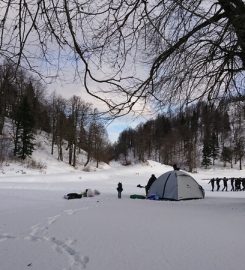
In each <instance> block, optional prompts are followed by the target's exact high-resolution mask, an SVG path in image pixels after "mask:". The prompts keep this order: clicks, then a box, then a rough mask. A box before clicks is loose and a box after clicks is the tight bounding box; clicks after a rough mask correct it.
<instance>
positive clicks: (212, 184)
mask: <svg viewBox="0 0 245 270" xmlns="http://www.w3.org/2000/svg"><path fill="white" fill-rule="evenodd" d="M214 181H215V180H214V178H212V179H211V180H210V181H209V182H208V184H211V187H212V191H214Z"/></svg>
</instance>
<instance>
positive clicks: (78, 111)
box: [0, 62, 111, 167]
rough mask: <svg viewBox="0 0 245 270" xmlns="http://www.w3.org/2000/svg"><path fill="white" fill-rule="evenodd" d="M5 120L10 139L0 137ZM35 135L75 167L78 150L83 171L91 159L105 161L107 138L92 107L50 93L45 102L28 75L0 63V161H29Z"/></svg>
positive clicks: (108, 148)
mask: <svg viewBox="0 0 245 270" xmlns="http://www.w3.org/2000/svg"><path fill="white" fill-rule="evenodd" d="M6 119H9V120H10V121H11V125H10V126H11V129H12V130H11V132H10V134H11V138H10V137H9V135H7V136H6V134H5V135H4V134H3V128H4V125H5V124H6ZM38 131H45V132H47V133H48V134H49V136H50V138H51V149H50V152H51V154H52V155H55V154H56V155H57V158H58V159H59V160H61V161H63V159H64V151H67V152H68V162H69V164H70V165H72V166H74V167H75V166H76V164H77V157H78V154H79V153H81V152H82V151H85V152H84V153H86V160H84V161H83V163H84V166H86V165H87V164H88V163H89V162H90V161H91V160H94V161H96V163H97V166H98V164H99V162H100V161H105V162H108V161H109V159H110V155H111V152H110V151H111V146H110V143H109V140H108V135H107V132H106V128H105V125H104V123H103V120H102V119H101V117H100V115H99V113H98V110H97V109H96V108H93V107H92V105H91V104H89V103H86V102H84V101H83V100H82V99H81V98H80V97H77V96H73V97H72V98H70V99H69V100H66V99H64V98H62V97H60V96H57V95H56V94H55V93H53V94H52V95H50V96H48V97H47V96H46V94H45V88H44V86H43V85H42V84H41V83H40V82H38V81H37V80H36V79H35V78H34V77H32V76H31V75H30V74H29V73H28V72H26V71H24V70H23V69H18V70H17V69H16V66H15V65H14V64H11V63H9V62H5V63H3V64H1V65H0V149H1V151H0V159H1V160H4V159H6V158H7V156H8V157H16V158H20V159H23V160H24V159H26V158H27V157H28V156H31V155H32V152H33V150H34V149H35V145H36V143H37V142H35V134H36V133H37V132H38ZM55 149H56V150H57V151H55Z"/></svg>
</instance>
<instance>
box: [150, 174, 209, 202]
mask: <svg viewBox="0 0 245 270" xmlns="http://www.w3.org/2000/svg"><path fill="white" fill-rule="evenodd" d="M154 196H155V197H156V198H158V199H160V200H176V201H179V200H190V199H203V198H204V196H205V194H204V190H203V188H202V187H201V186H200V185H199V184H198V183H197V182H196V180H195V179H194V178H193V177H192V176H190V175H189V174H187V173H185V172H183V171H178V170H174V171H169V172H166V173H164V174H162V175H161V176H159V177H158V178H157V179H156V180H155V182H154V183H153V184H152V185H151V187H150V189H149V192H148V198H152V197H153V198H154Z"/></svg>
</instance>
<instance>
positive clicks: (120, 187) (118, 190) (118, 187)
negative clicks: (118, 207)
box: [117, 182, 123, 199]
mask: <svg viewBox="0 0 245 270" xmlns="http://www.w3.org/2000/svg"><path fill="white" fill-rule="evenodd" d="M122 191H123V187H122V183H121V182H119V183H118V185H117V196H118V199H121V197H122Z"/></svg>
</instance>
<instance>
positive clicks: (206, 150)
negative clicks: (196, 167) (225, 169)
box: [202, 133, 212, 168]
mask: <svg viewBox="0 0 245 270" xmlns="http://www.w3.org/2000/svg"><path fill="white" fill-rule="evenodd" d="M209 138H210V137H209V134H208V133H206V134H205V136H204V140H203V149H202V165H203V166H205V168H207V167H208V166H209V165H211V164H212V161H211V156H212V149H211V146H210V139H209Z"/></svg>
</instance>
